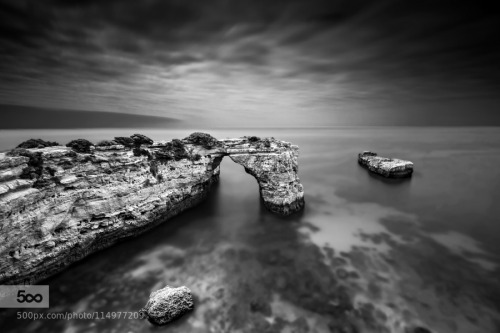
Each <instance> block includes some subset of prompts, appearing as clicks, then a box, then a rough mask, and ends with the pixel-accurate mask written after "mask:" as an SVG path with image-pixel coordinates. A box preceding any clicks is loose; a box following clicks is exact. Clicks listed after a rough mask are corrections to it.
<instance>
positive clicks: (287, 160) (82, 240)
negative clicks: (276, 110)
mask: <svg viewBox="0 0 500 333" xmlns="http://www.w3.org/2000/svg"><path fill="white" fill-rule="evenodd" d="M135 139H136V143H137V145H135V144H134V146H133V149H132V147H126V146H125V145H124V144H127V145H128V144H129V143H130V141H129V140H125V139H123V138H115V140H114V141H115V142H116V143H118V145H113V143H115V142H110V143H109V144H112V145H110V146H106V145H104V146H97V147H94V146H91V143H90V142H89V141H87V140H83V139H80V140H74V141H72V144H68V145H70V146H71V147H64V146H56V147H45V148H33V149H20V148H19V149H16V150H14V151H13V152H12V153H7V154H5V153H0V221H2V223H1V225H0V229H1V231H2V232H1V233H0V284H16V283H17V284H20V283H27V284H33V283H36V282H37V281H40V280H42V279H44V278H47V277H48V276H50V275H52V274H54V273H57V272H59V271H61V270H62V269H64V268H65V267H66V266H68V265H69V264H71V263H73V262H75V261H78V260H80V259H82V258H84V257H86V256H87V255H89V254H91V253H93V252H96V251H99V250H101V249H104V248H106V247H109V246H111V245H113V244H114V243H116V242H117V241H119V240H120V239H123V238H126V237H132V236H136V235H138V234H140V233H142V232H144V231H146V230H148V229H150V228H152V227H154V226H156V225H158V224H160V223H163V222H165V221H167V220H168V219H170V218H171V217H173V216H175V215H177V214H179V213H181V212H182V211H184V210H186V209H188V208H191V207H193V206H195V205H197V204H198V203H200V202H201V201H202V200H204V199H205V198H206V197H207V195H208V193H209V191H210V188H211V187H212V185H213V184H214V183H215V182H217V181H218V179H219V173H220V167H219V164H220V162H221V160H222V158H223V157H225V156H229V157H230V158H231V159H232V160H233V161H235V162H236V163H239V164H241V165H243V166H244V167H245V170H246V171H247V172H248V173H250V174H251V175H253V176H254V177H255V178H256V180H257V182H258V183H259V187H260V194H261V196H262V199H263V201H264V204H265V205H266V207H267V208H268V209H269V210H271V211H272V212H275V213H278V214H281V215H288V214H291V213H294V212H297V211H299V210H300V209H302V207H303V206H304V190H303V187H302V185H301V183H300V180H299V178H298V175H297V170H298V162H297V157H298V147H297V146H293V145H291V144H290V143H288V142H283V141H278V140H275V139H272V138H271V139H262V140H260V139H258V138H252V139H251V140H250V139H249V138H248V137H243V138H238V139H225V140H217V139H215V138H213V137H211V136H210V135H208V134H202V133H197V134H195V135H191V136H190V139H189V140H182V141H181V140H175V139H174V140H172V141H170V142H165V143H162V144H161V145H160V144H157V145H151V146H148V145H147V144H146V145H145V144H144V143H145V142H148V143H149V142H151V141H149V140H150V139H149V138H148V139H149V140H147V139H145V138H144V137H143V136H140V135H137V136H135ZM130 140H132V139H130ZM139 142H141V143H142V146H138V144H139ZM106 144H108V143H106Z"/></svg>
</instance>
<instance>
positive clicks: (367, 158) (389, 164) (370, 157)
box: [358, 151, 413, 178]
mask: <svg viewBox="0 0 500 333" xmlns="http://www.w3.org/2000/svg"><path fill="white" fill-rule="evenodd" d="M358 162H359V164H361V165H362V166H364V167H366V168H367V169H368V170H370V171H371V172H374V173H376V174H379V175H382V176H384V177H387V178H404V177H410V176H411V174H412V173H413V163H412V162H410V161H405V160H400V159H395V158H387V157H381V156H378V155H377V154H376V153H373V152H370V151H364V152H362V153H360V154H359V155H358Z"/></svg>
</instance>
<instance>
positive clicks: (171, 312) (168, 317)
mask: <svg viewBox="0 0 500 333" xmlns="http://www.w3.org/2000/svg"><path fill="white" fill-rule="evenodd" d="M193 309H194V301H193V296H192V295H191V290H189V288H187V287H185V286H182V287H179V288H173V287H170V286H166V287H165V288H163V289H160V290H157V291H153V292H152V293H151V295H149V300H148V302H147V303H146V305H145V306H144V308H143V309H141V310H140V312H141V313H142V314H143V315H144V316H145V317H146V318H147V319H148V320H149V321H150V322H151V323H153V324H155V325H165V324H168V323H169V322H171V321H173V320H175V319H178V318H180V317H182V316H183V315H184V314H186V313H187V312H189V311H191V310H193Z"/></svg>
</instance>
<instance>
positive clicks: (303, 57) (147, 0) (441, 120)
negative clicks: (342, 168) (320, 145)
mask: <svg viewBox="0 0 500 333" xmlns="http://www.w3.org/2000/svg"><path fill="white" fill-rule="evenodd" d="M499 59H500V15H499V13H498V11H496V10H495V9H494V8H493V7H490V5H489V4H488V3H487V2H482V1H458V0H457V1H444V0H433V1H427V0H419V1H415V0H398V1H363V0H307V1H299V0H292V1H283V0H272V1H271V0H214V1H212V0H210V1H209V0H143V1H138V0H134V1H125V0H121V1H118V0H105V1H104V0H87V1H77V0H33V1H29V0H0V104H14V105H25V106H38V107H46V108H57V109H78V110H90V111H110V112H125V113H132V114H145V115H154V116H165V117H171V118H177V119H180V120H183V121H186V122H188V123H192V124H207V125H220V126H254V125H255V126H260V125H264V124H265V125H266V126H276V125H282V126H318V125H320V126H328V125H345V124H347V125H349V124H365V123H366V124H384V123H394V124H417V125H422V124H450V125H454V124H458V125H463V124H473V125H474V124H497V125H500V116H499V112H498V110H499V107H500V96H499V91H500V90H499V88H500V70H499V68H500V65H498V62H499Z"/></svg>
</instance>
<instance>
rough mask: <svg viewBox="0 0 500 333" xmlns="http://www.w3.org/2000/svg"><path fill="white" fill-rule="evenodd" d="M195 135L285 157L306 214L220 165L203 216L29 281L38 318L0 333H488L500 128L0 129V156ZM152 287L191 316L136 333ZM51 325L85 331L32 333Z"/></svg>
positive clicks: (20, 317) (4, 320)
mask: <svg viewBox="0 0 500 333" xmlns="http://www.w3.org/2000/svg"><path fill="white" fill-rule="evenodd" d="M194 131H204V132H208V133H210V134H212V135H213V136H215V137H217V138H231V137H240V136H244V135H254V136H258V137H262V138H263V137H275V138H276V139H279V140H285V141H289V142H292V143H293V144H297V145H298V146H299V147H300V150H299V170H298V173H299V177H300V179H301V182H302V184H303V185H304V189H305V202H306V204H305V208H304V211H303V212H300V213H297V214H295V215H292V216H289V217H280V216H277V215H274V214H273V213H270V212H268V211H267V210H266V209H265V207H264V205H263V203H262V201H261V199H260V197H259V188H258V185H257V182H256V181H255V179H254V178H253V177H252V176H251V175H249V174H247V173H245V170H244V168H243V167H242V166H240V165H237V164H235V163H234V162H232V161H231V160H230V159H229V158H225V159H224V160H223V161H222V163H221V175H220V181H219V183H218V184H217V185H215V186H214V187H213V189H212V191H211V192H210V194H209V196H208V198H207V200H206V201H204V202H203V203H201V204H200V205H198V206H196V207H193V208H191V209H189V210H187V211H185V212H184V213H182V214H180V215H178V216H176V217H174V218H172V219H170V220H168V221H165V222H164V223H163V224H161V225H160V226H158V227H156V228H154V229H153V230H150V231H148V232H147V233H144V234H141V235H139V236H137V237H135V238H130V239H126V240H124V241H122V242H120V243H119V244H117V245H115V246H112V247H110V248H108V249H105V250H103V251H101V252H98V253H95V254H92V255H90V256H88V257H87V258H85V259H83V260H81V261H79V262H77V263H75V264H73V265H71V266H70V267H68V268H67V269H66V270H64V271H63V272H61V273H59V274H57V275H55V276H53V277H50V278H48V279H47V280H45V281H41V282H40V284H48V285H49V286H50V308H49V309H0V331H1V332H2V333H7V332H37V333H42V332H50V333H53V332H68V333H76V332H160V331H166V332H189V333H195V332H200V333H202V332H296V333H305V332H345V333H351V332H391V333H393V332H394V333H400V332H401V333H411V332H420V333H425V332H439V333H448V332H449V333H451V332H460V333H474V332H478V333H498V332H500V128H495V127H320V128H231V129H226V128H217V129H210V130H206V129H205V130H204V129H200V128H192V129H165V130H159V129H151V130H149V129H141V130H140V131H139V130H134V129H73V130H2V131H0V150H7V149H11V148H13V147H15V146H16V145H17V144H18V143H20V142H21V141H23V140H26V139H28V138H42V139H45V140H55V141H58V142H60V143H62V144H64V143H66V142H68V141H70V140H71V139H74V138H86V139H89V140H91V141H93V142H97V141H99V140H103V139H111V138H113V137H114V136H128V135H131V134H133V133H136V132H139V133H142V134H145V135H147V136H149V137H151V138H152V139H154V140H170V139H173V138H184V137H186V136H188V135H189V134H190V133H191V132H194ZM365 150H370V151H373V152H377V153H378V154H379V155H381V156H386V157H394V158H400V159H404V160H410V161H412V162H413V163H414V170H415V172H414V173H413V176H412V177H411V178H409V179H400V180H391V179H386V178H383V177H380V176H377V175H374V174H371V173H369V172H368V171H367V170H366V169H364V168H362V167H361V166H359V165H358V163H357V155H358V153H360V152H362V151H365ZM166 285H169V286H173V287H177V286H182V285H185V286H187V287H189V288H190V289H191V290H192V291H193V295H194V298H195V310H194V311H192V312H191V313H189V314H188V315H186V316H184V317H183V318H181V319H179V320H177V321H175V322H173V323H172V324H170V325H169V326H167V327H155V326H153V325H151V324H150V323H148V322H147V321H146V320H141V319H138V318H137V312H138V311H139V310H140V309H141V308H142V307H143V306H144V305H145V304H146V302H147V300H148V296H149V294H150V293H151V292H152V291H154V290H157V289H159V288H163V287H165V286H166ZM49 312H50V313H75V314H76V315H74V317H75V316H76V317H78V314H79V313H97V314H98V318H99V319H95V318H94V319H81V318H73V319H68V318H66V319H52V320H50V319H38V320H34V314H42V313H49ZM30 313H31V314H30ZM30 316H31V318H30Z"/></svg>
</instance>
